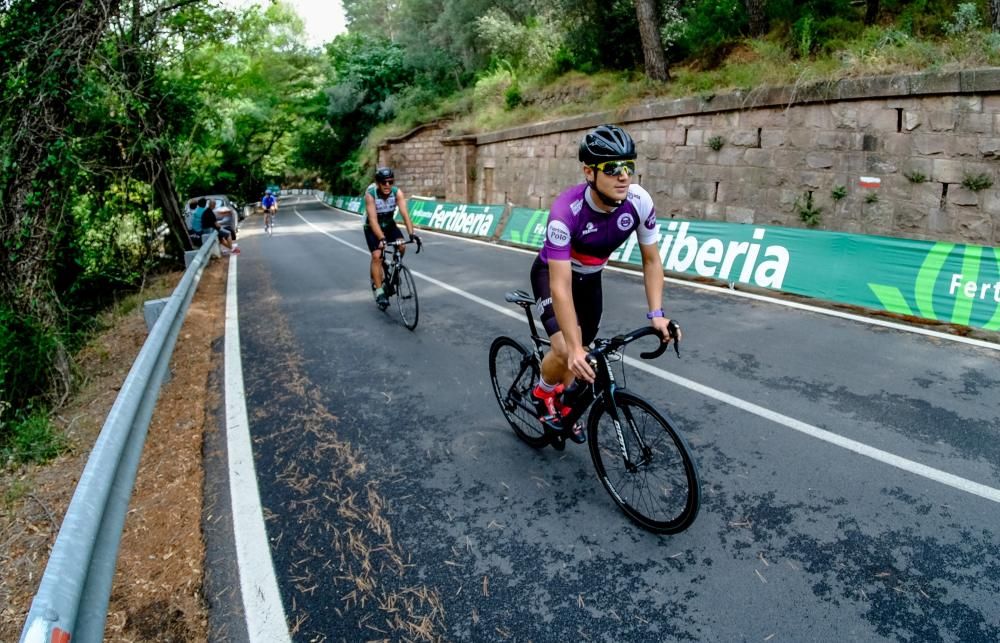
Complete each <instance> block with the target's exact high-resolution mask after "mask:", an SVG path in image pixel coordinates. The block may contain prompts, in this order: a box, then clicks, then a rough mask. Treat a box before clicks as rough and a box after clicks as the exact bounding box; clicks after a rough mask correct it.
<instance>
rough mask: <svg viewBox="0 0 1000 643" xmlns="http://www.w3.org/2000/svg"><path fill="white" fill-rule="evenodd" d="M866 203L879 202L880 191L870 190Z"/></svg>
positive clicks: (866, 196)
mask: <svg viewBox="0 0 1000 643" xmlns="http://www.w3.org/2000/svg"><path fill="white" fill-rule="evenodd" d="M865 203H878V192H869V193H868V194H866V195H865Z"/></svg>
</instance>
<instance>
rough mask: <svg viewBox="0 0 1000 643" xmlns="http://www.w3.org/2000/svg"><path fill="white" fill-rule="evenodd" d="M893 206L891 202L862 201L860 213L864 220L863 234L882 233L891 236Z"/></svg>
mask: <svg viewBox="0 0 1000 643" xmlns="http://www.w3.org/2000/svg"><path fill="white" fill-rule="evenodd" d="M894 213H895V208H894V206H893V204H892V203H888V202H885V201H876V202H875V203H862V205H861V214H862V217H863V221H864V230H865V234H882V235H888V236H892V220H893V215H894Z"/></svg>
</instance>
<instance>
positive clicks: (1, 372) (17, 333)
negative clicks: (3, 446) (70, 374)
mask: <svg viewBox="0 0 1000 643" xmlns="http://www.w3.org/2000/svg"><path fill="white" fill-rule="evenodd" d="M58 349H59V340H58V338H57V337H55V336H54V335H53V334H52V333H51V331H48V330H46V328H45V327H44V326H43V325H42V324H41V322H39V321H38V320H37V319H35V318H33V317H25V316H23V315H19V314H17V313H15V312H14V311H12V310H10V308H8V307H6V306H4V305H0V407H6V408H11V409H15V410H16V409H22V408H25V407H27V405H28V404H29V402H30V401H31V400H34V399H36V398H40V397H43V396H44V395H45V394H46V393H47V392H48V388H49V384H50V379H49V378H50V375H51V373H50V371H49V365H50V364H52V363H53V361H54V359H55V356H56V353H57V351H58ZM0 410H2V408H0ZM5 440H6V436H4V435H0V443H3V442H4V441H5Z"/></svg>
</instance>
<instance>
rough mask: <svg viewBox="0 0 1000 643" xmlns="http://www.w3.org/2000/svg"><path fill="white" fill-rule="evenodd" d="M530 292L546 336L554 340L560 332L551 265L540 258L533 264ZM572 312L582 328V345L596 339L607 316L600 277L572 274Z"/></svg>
mask: <svg viewBox="0 0 1000 643" xmlns="http://www.w3.org/2000/svg"><path fill="white" fill-rule="evenodd" d="M531 292H532V294H534V295H535V306H536V308H537V311H538V314H539V316H540V317H541V319H542V325H543V326H544V327H545V332H546V333H548V335H549V336H550V337H551V336H552V335H554V334H556V333H558V332H559V322H557V321H556V312H555V310H554V309H553V308H552V292H551V290H550V289H549V265H548V264H546V263H543V262H542V260H541V259H539V258H538V257H536V258H535V263H533V264H531ZM573 308H574V309H576V321H577V323H578V324H580V334H581V336H582V339H583V345H584V346H586V345H588V344H590V342H592V341H594V338H595V337H597V331H598V329H599V328H600V327H601V317H602V316H603V314H604V293H603V292H602V290H601V273H600V272H595V273H591V274H586V275H583V274H578V273H575V272H574V273H573Z"/></svg>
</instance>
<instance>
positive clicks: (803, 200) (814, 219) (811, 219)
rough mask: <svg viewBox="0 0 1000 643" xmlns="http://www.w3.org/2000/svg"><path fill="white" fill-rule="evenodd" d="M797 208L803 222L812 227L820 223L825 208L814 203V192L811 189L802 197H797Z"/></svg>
mask: <svg viewBox="0 0 1000 643" xmlns="http://www.w3.org/2000/svg"><path fill="white" fill-rule="evenodd" d="M795 210H796V212H798V215H799V219H801V220H802V223H804V224H806V225H807V226H809V227H810V228H811V227H814V226H817V225H819V222H820V215H821V214H822V213H823V208H820V207H816V205H815V204H814V203H813V193H812V191H811V190H808V191H806V192H804V193H803V194H802V196H801V197H800V198H798V199H795Z"/></svg>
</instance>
